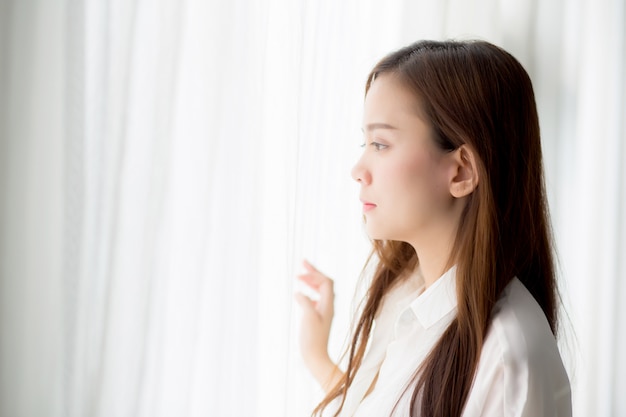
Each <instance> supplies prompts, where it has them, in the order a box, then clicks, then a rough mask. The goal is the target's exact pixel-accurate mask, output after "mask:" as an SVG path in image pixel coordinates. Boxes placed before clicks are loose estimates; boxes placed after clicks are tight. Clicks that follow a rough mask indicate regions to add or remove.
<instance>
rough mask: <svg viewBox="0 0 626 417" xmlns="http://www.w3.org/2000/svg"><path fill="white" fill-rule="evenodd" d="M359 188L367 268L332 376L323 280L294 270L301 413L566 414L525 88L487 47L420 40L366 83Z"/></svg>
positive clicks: (535, 130)
mask: <svg viewBox="0 0 626 417" xmlns="http://www.w3.org/2000/svg"><path fill="white" fill-rule="evenodd" d="M365 91H366V95H365V107H364V125H363V131H364V134H365V144H364V152H363V155H362V157H361V158H360V160H359V161H358V162H357V164H356V166H355V167H354V168H353V171H352V176H353V178H354V179H355V180H356V181H357V182H358V183H359V184H360V187H361V200H362V202H363V214H364V219H365V225H366V230H367V233H368V235H369V237H370V238H371V239H372V242H373V252H372V253H373V256H372V257H371V258H370V259H376V260H377V262H378V265H377V268H376V270H375V273H374V276H373V278H372V281H371V284H370V286H369V288H368V291H367V294H366V297H365V299H364V300H363V303H362V304H361V306H362V307H361V308H360V314H359V316H358V320H356V322H355V326H354V333H353V336H352V342H351V344H350V346H349V349H348V352H347V368H346V369H345V371H341V370H340V369H339V368H338V366H337V365H336V364H335V363H333V362H332V361H331V359H330V358H329V356H328V353H327V343H328V334H329V330H330V325H331V321H332V316H333V291H332V281H331V280H330V279H329V278H327V277H325V276H324V275H323V274H321V273H320V272H319V271H317V270H316V269H315V268H314V267H313V266H311V265H310V264H308V263H305V267H306V269H307V271H306V273H305V274H303V275H301V276H300V279H301V280H302V281H303V282H305V283H306V284H307V285H309V286H310V287H311V288H312V289H314V290H316V291H318V292H319V296H320V298H319V300H318V301H317V302H313V301H312V300H311V299H309V298H308V297H305V296H304V295H302V294H298V295H297V299H298V301H299V303H300V304H301V306H302V308H303V323H302V330H301V341H300V343H301V347H302V354H303V358H304V361H305V364H306V365H307V367H308V368H309V369H310V370H311V372H312V373H313V375H314V376H315V377H316V379H317V380H318V381H319V383H320V384H321V385H322V387H324V389H325V390H326V397H325V398H324V399H323V401H322V402H321V403H320V404H319V406H318V407H317V408H316V409H315V411H314V413H313V414H314V415H334V416H338V415H340V416H389V415H393V416H409V415H410V416H429V417H430V416H440V417H450V416H461V415H462V416H466V417H469V416H533V417H539V416H570V415H571V399H570V388H569V381H568V378H567V374H566V372H565V370H564V367H563V364H562V361H561V358H560V355H559V352H558V349H557V345H556V342H555V337H554V335H555V334H556V331H557V310H558V297H557V291H556V282H555V271H554V269H555V268H554V259H553V246H552V240H551V230H550V222H549V215H548V209H547V202H546V193H545V188H544V178H543V166H542V156H541V144H540V138H539V123H538V118H537V110H536V106H535V99H534V94H533V90H532V85H531V81H530V79H529V77H528V75H527V73H526V72H525V71H524V69H523V68H522V66H521V65H520V64H519V62H518V61H517V60H516V59H515V58H513V57H512V56H511V55H510V54H508V53H507V52H505V51H503V50H502V49H500V48H498V47H496V46H494V45H491V44H489V43H486V42H481V41H472V42H452V41H451V42H434V41H423V42H418V43H415V44H413V45H410V46H408V47H405V48H403V49H400V50H398V51H396V52H394V53H392V54H390V55H388V56H387V57H385V58H384V59H383V60H382V61H380V62H379V63H378V64H377V65H376V67H375V68H374V69H373V70H372V72H371V74H370V75H369V77H368V80H367V84H366V88H365Z"/></svg>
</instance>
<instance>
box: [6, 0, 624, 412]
mask: <svg viewBox="0 0 626 417" xmlns="http://www.w3.org/2000/svg"><path fill="white" fill-rule="evenodd" d="M625 10H626V9H625V7H624V4H623V2H622V1H620V0H601V1H593V2H592V1H591V0H576V1H568V2H566V1H556V2H539V1H533V0H528V1H524V2H517V3H515V4H513V3H511V2H506V1H502V0H472V1H470V2H467V1H459V0H447V1H441V2H429V1H400V0H398V1H392V2H388V3H387V4H386V5H385V7H381V6H380V5H379V4H377V3H376V2H369V1H357V0H347V1H342V2H334V1H331V0H322V1H297V2H294V1H290V0H237V1H233V2H216V1H215V2H214V1H209V2H206V1H203V0H185V1H176V0H159V1H155V2H141V1H128V0H106V1H96V0H85V1H82V0H58V1H56V2H45V1H37V0H28V1H21V0H20V1H16V0H3V1H1V2H0V416H1V417H4V416H12V417H14V416H16V417H21V416H28V417H32V416H46V417H49V416H52V417H54V416H63V417H72V416H77V417H78V416H81V417H82V416H103V417H104V416H106V417H110V416H115V417H117V416H133V417H134V416H150V417H154V416H157V417H158V416H172V415H177V416H207V415H210V416H241V415H252V416H294V415H307V412H309V411H310V410H311V408H312V406H314V404H315V402H316V401H317V400H319V399H320V396H321V393H320V392H319V390H318V388H317V387H316V386H315V383H314V381H313V380H312V379H311V377H310V376H308V374H307V373H306V370H305V369H304V367H303V364H302V363H301V361H300V359H299V353H298V347H297V330H298V324H299V310H298V309H297V308H296V307H294V305H293V300H292V293H293V291H294V290H295V289H297V285H296V283H295V275H296V274H297V273H298V271H299V268H300V260H301V259H302V258H305V257H306V258H308V259H309V260H310V261H311V262H313V263H314V264H315V265H317V266H318V267H319V268H320V269H321V270H322V271H324V272H325V273H327V274H328V275H330V276H332V277H334V278H335V291H336V318H335V323H334V325H333V329H332V334H331V343H330V346H329V350H330V352H331V355H332V356H333V357H335V358H338V357H339V355H340V353H341V352H342V349H343V348H344V347H345V344H346V333H347V329H349V326H350V319H351V312H352V310H353V308H354V294H355V290H354V288H355V287H357V284H358V277H359V274H360V272H361V267H362V263H363V262H364V260H365V258H366V256H367V253H368V250H369V243H368V241H367V238H366V236H365V233H364V231H363V228H362V225H361V220H360V214H359V202H358V186H357V185H356V183H354V181H352V179H351V178H350V168H351V166H352V164H353V163H354V162H355V161H356V160H357V158H358V155H359V153H360V148H359V145H360V144H361V143H362V134H361V132H360V125H361V120H360V119H361V108H362V102H363V93H364V91H363V87H364V82H365V78H366V75H367V73H368V71H369V70H370V68H371V67H372V66H373V65H374V64H375V63H376V61H377V60H378V59H380V58H381V57H382V56H383V55H384V54H386V53H388V52H389V51H391V50H393V49H395V48H398V47H400V46H403V45H405V44H407V43H409V42H412V41H414V40H416V39H420V38H436V39H445V38H477V37H478V38H483V39H487V40H490V41H492V42H494V43H497V44H499V45H501V46H503V47H504V48H505V49H507V50H509V51H511V52H512V53H513V54H514V55H515V56H516V57H518V58H519V59H520V60H521V61H522V63H523V64H524V65H525V67H526V68H527V69H528V70H529V72H530V74H531V78H532V79H533V83H534V86H535V89H536V96H537V101H538V106H539V111H540V118H541V128H542V135H543V143H544V156H545V164H546V173H547V186H548V192H549V198H550V205H551V209H552V214H553V220H554V229H555V236H556V239H557V245H558V249H559V258H560V265H559V267H560V274H561V276H562V279H561V283H562V293H563V298H564V302H565V311H566V312H567V316H565V319H564V321H563V326H562V327H563V330H564V334H563V339H562V346H563V350H564V353H565V356H566V358H567V363H568V369H569V372H570V375H571V378H572V386H573V390H574V395H573V398H574V408H575V412H576V415H602V416H604V415H607V416H608V415H622V414H626V401H624V400H623V398H622V396H621V392H623V390H624V387H625V386H626V377H624V375H626V372H625V371H626V363H625V360H624V359H623V358H622V357H621V355H620V354H619V353H620V352H621V351H623V350H624V346H625V345H626V336H624V334H623V332H622V331H621V324H620V323H621V322H622V321H623V318H624V317H625V315H626V310H625V308H624V307H623V303H621V302H620V300H621V299H622V298H623V297H626V286H625V285H624V283H623V282H622V278H623V277H624V275H625V271H626V268H625V267H626V265H625V263H624V262H625V261H624V257H623V256H622V255H621V254H622V253H623V252H624V249H625V248H624V240H625V237H626V226H625V224H626V222H624V212H625V209H626V207H625V201H626V197H625V196H626V180H625V179H626V174H625V171H624V164H625V162H626V150H625V146H624V140H625V139H626V121H625V120H624V114H625V110H626V109H625V102H626V83H625V82H624V74H625V73H626V69H625V65H626V34H625V32H624V30H625V29H624V27H626V21H625V20H626V11H625Z"/></svg>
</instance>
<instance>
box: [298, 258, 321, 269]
mask: <svg viewBox="0 0 626 417" xmlns="http://www.w3.org/2000/svg"><path fill="white" fill-rule="evenodd" d="M302 266H304V269H306V270H307V271H308V272H319V271H318V270H317V268H315V267H314V266H313V265H312V264H311V263H310V262H309V261H307V260H306V259H303V260H302Z"/></svg>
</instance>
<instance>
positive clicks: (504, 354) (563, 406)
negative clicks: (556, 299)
mask: <svg viewBox="0 0 626 417" xmlns="http://www.w3.org/2000/svg"><path fill="white" fill-rule="evenodd" d="M472 397H474V400H475V401H471V400H472ZM469 403H473V404H472V405H471V406H470V407H473V408H474V409H476V410H479V411H480V413H479V414H477V415H505V416H569V415H571V401H570V386H569V380H568V377H567V373H566V372H565V368H564V366H563V362H562V360H561V356H560V354H559V350H558V347H557V343H556V340H555V338H554V336H553V334H552V332H551V330H550V326H549V324H548V321H547V319H546V317H545V315H544V314H543V311H542V310H541V307H540V306H539V304H537V302H536V301H535V299H534V298H533V296H532V295H531V294H530V292H529V291H528V290H527V289H526V287H525V286H524V285H523V284H522V283H521V282H520V281H519V280H518V279H516V278H514V279H513V280H512V281H511V283H510V284H509V285H508V286H507V288H506V289H505V291H504V293H503V295H502V297H501V298H500V300H499V301H498V302H497V304H496V306H495V308H494V311H493V314H492V322H491V326H490V328H489V330H488V333H487V337H486V338H485V342H484V344H483V349H482V352H481V357H480V361H479V364H478V369H477V372H476V376H475V381H474V385H473V387H472V393H471V394H470V401H468V404H469ZM489 408H493V414H491V413H490V412H488V410H486V409H489ZM470 414H471V413H470Z"/></svg>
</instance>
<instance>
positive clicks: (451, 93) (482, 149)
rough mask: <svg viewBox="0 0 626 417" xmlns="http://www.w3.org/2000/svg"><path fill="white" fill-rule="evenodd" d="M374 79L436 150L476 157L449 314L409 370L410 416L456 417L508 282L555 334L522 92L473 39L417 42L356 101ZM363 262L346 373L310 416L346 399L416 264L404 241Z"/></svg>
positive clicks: (532, 142)
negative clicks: (379, 323) (422, 124)
mask: <svg viewBox="0 0 626 417" xmlns="http://www.w3.org/2000/svg"><path fill="white" fill-rule="evenodd" d="M382 73H394V74H396V75H397V76H399V79H400V80H401V81H402V82H403V83H404V85H405V86H406V88H408V89H409V90H410V91H412V92H413V93H414V94H415V97H416V99H418V100H419V102H420V104H421V105H422V110H423V111H424V114H425V115H426V116H427V119H428V120H429V121H430V124H431V128H432V131H433V136H434V140H435V141H436V143H437V144H438V145H439V146H440V147H441V148H442V149H444V150H454V149H457V148H458V147H460V146H461V145H466V146H467V147H469V148H470V149H471V150H472V151H473V153H474V155H475V160H476V165H477V166H476V169H477V173H478V178H479V182H478V186H477V187H476V189H475V190H474V192H473V193H472V194H471V195H470V196H469V199H468V201H467V205H466V206H465V208H464V211H463V213H462V215H461V219H460V223H459V227H458V230H457V235H456V239H455V244H454V246H453V249H452V253H451V257H450V262H452V263H456V265H457V269H456V282H457V299H458V306H457V315H456V318H455V319H454V320H453V322H452V323H451V324H450V326H449V327H448V328H447V329H446V330H445V332H444V334H443V336H442V337H441V339H440V340H439V341H438V343H437V344H436V345H435V347H434V348H433V350H432V351H431V352H430V354H429V356H428V357H427V359H426V361H425V362H424V363H423V364H422V366H421V367H420V369H418V370H416V373H415V377H414V382H415V384H414V385H413V386H414V389H413V393H412V401H411V412H410V414H411V416H418V415H422V416H433V417H452V416H459V415H460V414H461V412H462V410H463V407H464V405H465V402H466V400H467V397H468V394H469V390H470V387H471V384H472V380H473V378H474V374H475V371H476V367H477V364H478V360H479V357H480V352H481V349H482V344H483V341H484V338H485V334H486V332H487V329H488V326H489V323H490V314H491V311H492V309H493V307H494V304H495V303H496V301H497V300H498V298H499V296H500V295H501V293H502V291H503V289H504V288H505V287H506V285H507V284H508V283H509V282H510V281H511V279H512V278H513V277H515V276H516V277H518V278H519V279H520V280H521V281H522V282H523V283H524V285H525V286H526V288H528V290H529V291H530V292H531V294H532V295H533V296H534V298H535V299H536V300H537V302H538V303H539V305H540V306H541V308H542V309H543V312H544V313H545V315H546V318H547V320H548V322H549V324H550V327H551V329H552V332H553V333H556V330H557V294H556V282H555V271H554V259H553V243H552V234H551V228H550V222H549V214H548V208H547V199H546V193H545V186H544V177H543V162H542V153H541V143H540V137H539V121H538V117H537V109H536V105H535V98H534V93H533V89H532V84H531V81H530V78H529V76H528V74H527V73H526V71H525V70H524V68H523V67H522V65H521V64H520V63H519V62H518V61H517V60H516V59H515V58H514V57H513V56H511V55H510V54H509V53H507V52H506V51H504V50H502V49H501V48H499V47H496V46H494V45H492V44H490V43H487V42H483V41H468V42H457V41H446V42H437V41H421V42H417V43H415V44H412V45H410V46H407V47H405V48H402V49H400V50H398V51H396V52H393V53H391V54H390V55H388V56H386V57H385V58H383V59H382V60H381V61H380V62H379V63H378V64H377V65H376V66H375V67H374V69H373V70H372V72H371V73H370V75H369V77H368V80H367V84H366V88H365V90H366V94H367V91H368V90H369V88H370V86H371V84H372V82H373V81H374V79H375V78H376V77H377V76H378V75H380V74H382ZM372 254H373V255H374V256H373V257H374V258H375V259H377V260H378V265H377V268H376V270H375V272H374V277H373V280H372V283H371V285H370V287H369V289H368V292H367V294H366V297H365V300H364V304H363V308H362V311H361V313H360V316H359V318H358V320H357V321H356V325H355V328H354V334H353V337H352V342H351V344H350V346H349V349H348V352H347V359H348V363H347V370H346V372H345V374H344V376H343V378H342V379H341V380H340V381H339V383H338V384H337V385H336V386H335V387H334V389H332V390H331V391H330V392H329V393H328V394H327V396H326V397H325V398H324V400H323V401H322V402H321V403H320V404H319V405H318V407H317V408H316V409H315V410H314V412H313V414H314V415H315V414H321V411H322V410H323V409H324V408H326V406H328V404H330V402H331V401H333V400H334V399H335V398H337V397H342V398H344V399H345V394H346V392H347V390H348V388H349V387H350V385H351V383H352V381H353V379H354V376H355V374H356V372H357V370H358V369H359V366H360V365H361V362H362V360H363V357H364V355H365V350H366V346H367V342H368V339H369V336H370V332H371V329H372V325H373V322H374V317H375V315H376V312H377V311H378V309H379V307H380V304H381V301H382V299H383V297H384V295H385V294H386V292H387V290H388V289H389V288H390V287H391V286H392V284H393V283H394V282H395V281H396V280H398V279H399V277H400V276H401V274H402V272H404V271H405V270H407V269H409V268H414V267H415V266H416V265H417V263H418V259H417V255H416V254H415V251H414V250H413V248H412V247H411V246H410V245H409V244H408V243H404V242H397V241H376V240H375V241H373V250H372ZM371 258H372V257H370V259H371ZM418 398H419V401H418ZM341 407H343V400H342V401H341V405H340V409H341ZM338 414H339V411H338V412H337V414H336V415H338Z"/></svg>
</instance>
